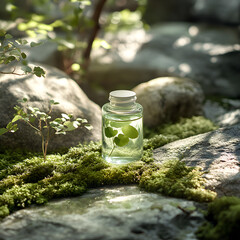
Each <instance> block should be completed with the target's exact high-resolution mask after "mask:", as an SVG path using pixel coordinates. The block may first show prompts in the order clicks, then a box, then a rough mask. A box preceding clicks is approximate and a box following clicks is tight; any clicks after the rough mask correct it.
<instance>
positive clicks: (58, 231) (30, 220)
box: [0, 186, 204, 240]
mask: <svg viewBox="0 0 240 240" xmlns="http://www.w3.org/2000/svg"><path fill="white" fill-rule="evenodd" d="M201 207H202V205H200V204H197V203H194V202H192V201H188V200H183V199H175V198H168V197H163V196H161V195H159V194H152V193H147V192H145V191H142V190H140V189H139V188H138V187H136V186H123V187H118V186H117V187H108V188H107V187H106V188H101V189H92V190H90V191H89V192H88V193H86V194H85V195H83V196H82V197H75V198H67V199H61V200H58V201H52V202H50V203H48V204H47V205H46V206H43V207H31V208H28V209H25V210H20V211H18V212H16V213H14V214H12V215H11V216H9V217H7V218H5V219H4V220H3V221H2V222H1V224H0V239H1V240H13V239H18V240H32V239H34V240H42V239H51V240H65V239H71V240H87V239H89V240H90V239H91V240H100V239H102V240H119V239H121V240H123V239H126V240H150V239H151V240H157V239H169V240H176V239H179V238H176V236H181V239H185V240H190V239H191V240H197V238H196V236H195V231H196V230H197V228H198V226H200V225H201V224H202V223H203V222H204V217H203V214H202V213H201Z"/></svg>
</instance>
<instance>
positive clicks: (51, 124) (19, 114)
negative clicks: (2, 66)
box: [0, 98, 92, 160]
mask: <svg viewBox="0 0 240 240" xmlns="http://www.w3.org/2000/svg"><path fill="white" fill-rule="evenodd" d="M19 102H21V103H26V102H27V99H26V98H23V99H22V100H20V101H19ZM57 104H59V103H58V102H55V101H54V100H50V101H49V105H50V108H49V111H48V112H47V113H45V112H41V111H40V110H39V108H36V107H30V106H27V107H26V108H23V107H20V106H15V107H14V109H15V110H16V114H15V116H14V118H13V119H12V121H11V122H9V123H8V125H7V126H6V128H0V135H2V134H4V133H7V132H16V131H17V130H18V126H17V124H16V122H17V121H18V120H21V121H24V122H25V123H27V124H28V125H29V126H30V127H31V128H33V129H34V130H36V131H37V132H38V133H39V135H40V136H41V138H42V152H43V157H44V160H46V155H47V148H48V144H49V140H50V138H51V137H52V136H53V135H54V134H66V132H69V131H73V130H75V129H77V128H79V127H80V126H83V127H85V128H86V129H88V130H91V129H92V126H91V125H90V124H88V121H87V120H86V119H82V118H77V119H76V120H72V117H73V116H72V115H71V114H66V113H62V114H61V117H59V118H55V119H54V120H52V121H51V116H50V114H51V112H52V107H53V106H54V105H57ZM36 121H37V124H34V123H35V122H36Z"/></svg>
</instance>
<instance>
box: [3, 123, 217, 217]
mask: <svg viewBox="0 0 240 240" xmlns="http://www.w3.org/2000/svg"><path fill="white" fill-rule="evenodd" d="M198 120H199V119H198ZM191 121H192V124H191ZM196 121H197V120H196V119H195V118H193V119H192V120H189V122H188V121H183V122H181V123H179V124H182V125H184V124H186V125H188V126H191V127H189V128H187V129H188V130H189V129H193V128H194V127H193V126H195V125H196ZM204 122H205V120H204ZM178 126H179V125H178ZM170 127H171V126H170V125H169V126H168V127H166V128H165V129H167V128H170ZM176 129H178V128H176ZM183 129H184V131H185V129H186V128H183ZM209 129H210V128H209ZM173 132H174V135H163V134H160V135H156V136H155V137H154V138H152V139H148V140H145V142H144V154H143V157H142V159H141V161H137V162H133V163H131V164H126V165H120V166H119V165H110V164H108V163H107V162H105V161H104V160H103V159H102V157H101V145H100V143H94V142H91V143H89V144H87V145H79V146H76V147H73V148H70V149H69V150H68V152H66V153H64V154H63V155H60V154H51V155H48V156H47V160H46V161H44V159H43V158H42V157H40V156H37V155H24V157H23V156H22V157H19V160H18V158H17V156H18V155H16V154H15V155H13V157H12V158H11V155H10V154H9V153H8V155H6V156H3V155H0V165H1V162H2V166H3V167H2V169H1V170H0V176H1V178H0V180H1V181H0V194H1V196H0V217H4V216H6V215H7V214H9V213H11V212H14V211H16V210H17V209H20V208H24V207H27V206H29V205H31V204H44V203H46V202H47V201H49V200H51V199H54V198H61V197H70V196H79V195H81V194H83V193H84V192H86V191H87V189H88V188H93V187H100V186H106V185H119V184H139V186H140V187H142V188H144V189H146V190H148V191H153V192H159V193H162V194H166V195H169V196H174V197H182V198H187V199H195V200H197V201H209V200H212V199H213V198H214V196H215V195H214V193H213V192H210V191H207V190H205V189H204V186H203V183H204V181H203V179H202V177H201V172H200V170H199V169H196V168H190V167H187V166H185V165H184V163H181V162H179V161H170V162H169V163H165V164H164V165H159V164H158V163H155V162H154V160H153V157H152V154H153V153H152V149H154V148H156V147H159V146H162V145H164V144H166V143H168V142H172V141H174V140H176V139H179V138H180V137H183V135H180V133H179V132H180V130H179V129H178V130H175V131H173ZM189 132H190V131H189ZM193 132H194V131H193ZM193 132H192V133H193ZM196 132H197V131H195V132H194V133H196ZM192 133H191V134H192ZM7 159H8V160H9V164H8V165H7Z"/></svg>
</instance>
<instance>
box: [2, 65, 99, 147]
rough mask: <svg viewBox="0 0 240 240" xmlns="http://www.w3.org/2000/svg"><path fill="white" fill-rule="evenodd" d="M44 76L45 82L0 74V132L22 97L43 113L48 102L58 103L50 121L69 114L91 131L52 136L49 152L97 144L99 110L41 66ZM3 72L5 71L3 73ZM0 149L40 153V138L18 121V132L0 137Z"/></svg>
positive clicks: (56, 72)
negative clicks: (85, 120)
mask: <svg viewBox="0 0 240 240" xmlns="http://www.w3.org/2000/svg"><path fill="white" fill-rule="evenodd" d="M43 68H44V69H45V70H46V72H47V74H46V77H45V78H38V77H36V76H33V75H25V76H16V75H9V74H3V75H1V76H0V109H1V112H0V128H2V127H6V125H7V124H8V123H9V122H10V121H11V120H12V118H13V114H14V113H15V110H14V109H13V108H14V106H15V105H17V104H18V105H21V104H19V103H18V102H17V100H20V99H22V98H24V97H26V98H27V99H29V103H28V105H29V106H32V107H38V108H39V109H40V110H42V111H45V112H47V111H48V110H49V104H48V103H49V100H51V99H53V100H55V101H57V102H59V103H60V104H59V105H55V106H54V107H53V111H52V118H53V119H54V118H55V117H60V116H61V113H68V114H73V117H74V118H77V117H80V118H86V119H87V120H88V121H89V123H90V124H91V125H92V126H93V129H92V130H91V131H88V130H87V129H85V128H80V129H78V130H75V131H72V132H68V133H67V134H66V135H65V136H63V135H54V136H53V137H52V139H51V141H50V143H49V150H57V149H61V148H68V147H70V146H75V145H77V144H78V143H79V142H88V141H90V140H94V141H98V140H100V137H101V109H100V107H99V106H98V105H97V104H95V103H93V102H92V101H90V100H89V99H88V97H87V96H86V95H85V93H84V92H83V91H82V90H81V88H80V87H79V86H78V85H77V84H76V83H75V82H74V81H73V80H72V79H70V78H69V77H68V76H67V75H66V74H64V73H63V72H61V71H60V70H58V69H56V68H53V67H49V66H43ZM6 70H7V69H6ZM0 147H1V148H3V149H5V148H21V149H28V150H34V151H41V137H40V136H39V135H38V134H37V133H36V132H35V131H34V130H33V129H32V128H31V127H30V126H28V125H27V124H26V123H24V122H20V121H19V130H18V131H17V132H16V133H14V134H12V133H6V134H4V135H2V136H0Z"/></svg>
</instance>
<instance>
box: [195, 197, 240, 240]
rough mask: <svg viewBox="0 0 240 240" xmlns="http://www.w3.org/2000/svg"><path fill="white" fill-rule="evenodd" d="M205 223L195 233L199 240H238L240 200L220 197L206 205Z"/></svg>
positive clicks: (239, 232)
mask: <svg viewBox="0 0 240 240" xmlns="http://www.w3.org/2000/svg"><path fill="white" fill-rule="evenodd" d="M206 220H207V222H206V223H204V224H203V225H202V226H201V227H200V228H199V230H198V231H197V237H198V238H199V239H200V240H219V239H221V240H235V239H236V240H237V239H240V230H239V227H240V199H239V198H237V197H222V198H218V199H216V200H214V201H213V202H212V203H210V204H209V205H208V211H207V213H206Z"/></svg>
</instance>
